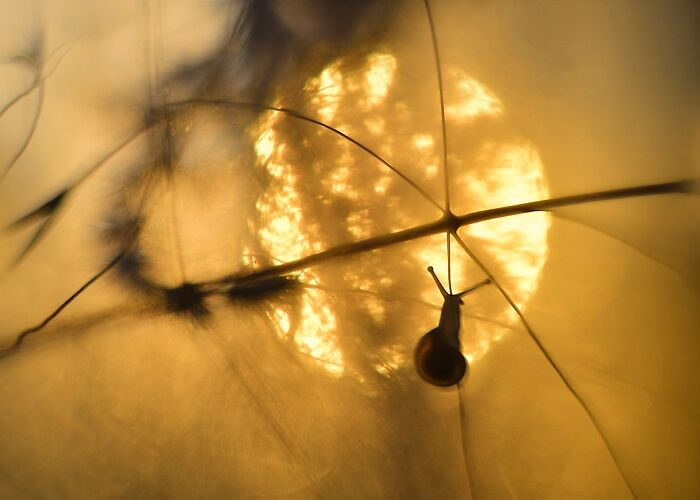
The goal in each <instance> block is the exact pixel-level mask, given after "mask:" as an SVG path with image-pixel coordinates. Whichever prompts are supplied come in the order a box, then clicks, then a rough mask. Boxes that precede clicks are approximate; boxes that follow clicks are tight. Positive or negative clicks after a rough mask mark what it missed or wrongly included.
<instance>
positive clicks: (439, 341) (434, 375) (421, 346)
mask: <svg viewBox="0 0 700 500" xmlns="http://www.w3.org/2000/svg"><path fill="white" fill-rule="evenodd" d="M414 361H415V364H416V371H417V372H418V375H420V377H421V378H422V379H423V380H425V381H426V382H428V383H429V384H432V385H437V386H439V387H449V386H451V385H455V384H456V383H458V382H459V381H460V380H462V378H463V377H464V374H465V373H466V372H467V360H466V359H464V356H463V355H462V353H461V352H460V351H459V349H455V348H454V347H453V346H451V345H449V344H448V343H447V342H446V341H445V339H444V335H443V334H442V332H441V331H440V328H433V329H432V330H430V331H429V332H428V333H426V334H425V335H423V336H422V337H421V339H420V340H419V341H418V344H417V345H416V350H415V351H414Z"/></svg>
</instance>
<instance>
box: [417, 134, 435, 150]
mask: <svg viewBox="0 0 700 500" xmlns="http://www.w3.org/2000/svg"><path fill="white" fill-rule="evenodd" d="M433 143H434V141H433V136H432V135H429V134H416V135H414V136H413V147H414V148H416V149H428V150H430V149H432V148H433Z"/></svg>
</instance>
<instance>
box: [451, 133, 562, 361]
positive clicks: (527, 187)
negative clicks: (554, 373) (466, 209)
mask: <svg viewBox="0 0 700 500" xmlns="http://www.w3.org/2000/svg"><path fill="white" fill-rule="evenodd" d="M477 161H478V163H481V164H483V165H488V168H485V169H483V173H482V174H480V175H477V174H471V173H469V174H465V175H462V176H460V177H458V182H457V185H459V186H460V189H465V190H466V191H467V192H468V193H470V196H472V197H473V198H474V199H475V200H478V201H480V202H483V203H485V205H486V206H493V207H497V206H505V205H512V204H516V203H522V202H527V201H532V200H538V199H544V198H547V197H548V195H549V193H548V191H547V188H546V185H545V182H544V174H543V167H542V162H541V160H540V157H539V155H538V153H537V150H535V149H534V147H532V146H531V145H529V144H527V143H524V142H518V143H511V144H487V145H485V146H484V147H483V148H482V150H481V153H480V154H479V157H478V158H477ZM549 227H550V219H549V214H547V213H543V212H533V213H529V214H523V215H518V216H515V217H505V218H502V219H494V220H491V221H486V222H481V223H478V224H474V225H471V226H467V227H465V228H464V229H462V231H464V232H465V233H466V234H468V235H469V236H470V240H474V239H475V240H478V242H479V245H478V249H479V251H480V252H482V253H484V252H485V253H488V255H489V256H490V261H491V262H492V266H493V265H494V264H493V263H495V266H497V269H498V274H499V276H501V278H502V279H504V281H505V282H507V284H508V292H509V294H510V295H511V298H512V299H513V300H514V301H515V303H516V304H527V301H528V299H529V297H530V295H531V294H532V293H533V292H534V291H535V289H536V288H537V284H538V282H539V277H540V272H541V271H542V267H543V266H544V263H545V261H546V260H547V233H548V232H549ZM503 304H504V305H503V311H502V313H503V314H504V315H505V316H506V317H507V319H508V321H511V322H516V321H519V319H518V317H517V315H516V313H515V311H513V309H512V308H511V307H510V306H509V305H508V304H507V303H505V301H503ZM507 332H508V330H507V329H505V328H503V327H498V326H496V325H493V324H488V325H485V324H479V323H476V326H474V327H473V328H472V329H471V330H470V331H469V332H468V334H467V335H463V342H464V345H465V352H467V353H468V354H467V359H468V360H476V359H478V358H479V357H480V356H482V355H483V354H485V353H486V352H487V351H488V349H489V348H490V346H491V345H493V344H494V343H495V342H498V341H499V340H500V339H501V338H503V336H504V335H505V334H506V333H507Z"/></svg>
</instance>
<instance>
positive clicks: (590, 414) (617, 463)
mask: <svg viewBox="0 0 700 500" xmlns="http://www.w3.org/2000/svg"><path fill="white" fill-rule="evenodd" d="M454 236H455V239H456V240H457V243H459V245H460V246H461V247H462V249H464V251H465V252H466V253H467V255H469V257H470V258H471V259H472V260H473V261H474V262H475V263H476V265H477V266H479V267H480V268H481V270H482V271H483V272H484V274H486V276H488V277H489V278H490V279H491V282H492V283H493V284H494V285H495V286H496V288H497V289H498V291H499V292H501V295H502V296H503V298H504V299H506V301H507V302H508V304H510V307H511V308H512V309H513V311H514V312H515V314H517V315H518V318H520V321H521V323H522V324H523V326H524V327H525V330H526V331H527V333H528V335H529V336H530V338H531V339H532V340H533V341H534V342H535V345H536V346H537V348H538V349H539V351H540V352H541V353H542V355H543V356H544V357H545V359H546V360H547V362H548V363H549V365H550V366H551V367H552V369H553V370H554V371H555V372H556V374H557V375H558V377H559V379H560V380H561V381H562V382H563V383H564V385H565V386H566V389H567V390H568V391H569V392H570V393H571V394H572V395H573V396H574V398H575V399H576V401H578V403H579V405H580V406H581V408H583V410H584V411H585V412H586V414H587V415H588V418H589V420H590V421H591V423H592V424H593V427H594V428H595V430H596V432H597V433H598V434H599V435H600V438H601V439H602V441H603V443H604V444H605V446H606V448H607V449H608V452H609V453H610V457H611V458H612V460H613V462H614V463H615V466H616V467H617V469H618V471H619V472H620V475H621V476H622V479H623V480H624V481H625V484H626V485H627V487H628V488H629V490H630V493H631V494H632V496H633V497H635V498H637V495H636V493H635V491H634V489H633V488H632V484H631V483H630V481H629V479H628V478H627V476H626V474H625V472H624V471H623V469H622V467H621V466H620V460H619V457H618V456H617V453H616V452H615V451H614V450H613V447H612V444H611V443H610V441H608V438H607V437H606V435H605V433H604V432H603V428H602V426H601V425H600V422H599V421H598V418H597V417H596V416H595V415H594V414H593V411H592V410H591V409H590V408H589V406H588V404H587V403H586V402H585V401H584V399H583V398H582V397H581V395H580V394H579V393H578V391H577V390H576V389H575V388H574V386H573V385H572V384H571V382H570V381H569V379H568V378H567V377H566V375H565V374H564V372H563V371H562V369H561V367H560V366H559V364H558V363H557V362H556V361H555V360H554V358H553V357H552V355H551V354H550V353H549V351H548V350H547V349H546V348H545V346H544V345H543V344H542V341H541V340H540V339H539V337H538V336H537V335H536V334H535V331H534V329H533V328H532V326H530V323H529V322H528V321H527V320H526V319H525V316H524V315H523V313H522V311H521V310H520V308H519V307H518V306H517V305H516V304H515V302H514V301H513V299H512V298H511V296H510V294H509V293H508V292H507V291H506V290H505V288H503V286H502V285H501V283H500V282H499V281H498V280H497V279H496V277H495V276H494V275H493V273H492V272H491V271H489V269H488V268H487V267H486V265H485V264H484V263H483V262H482V261H481V259H479V257H477V256H476V254H474V252H473V251H472V250H471V249H470V248H469V247H468V246H467V245H466V243H464V240H462V238H461V237H460V236H459V235H458V234H456V233H455V235H454Z"/></svg>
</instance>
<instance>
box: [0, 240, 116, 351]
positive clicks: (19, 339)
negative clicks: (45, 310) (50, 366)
mask: <svg viewBox="0 0 700 500" xmlns="http://www.w3.org/2000/svg"><path fill="white" fill-rule="evenodd" d="M123 256H124V253H119V254H117V256H116V257H114V258H113V259H112V260H111V261H109V263H108V264H107V265H106V266H105V267H104V268H102V269H101V270H100V271H99V272H97V273H96V274H95V275H94V276H92V277H91V278H90V279H89V280H87V281H86V282H85V283H84V284H83V285H82V286H81V287H80V288H78V289H77V290H76V291H75V292H74V293H73V294H72V295H71V296H70V297H68V298H67V299H66V300H64V301H63V302H62V303H61V305H59V306H58V307H57V308H56V309H55V310H54V311H53V312H52V313H51V314H49V315H48V316H47V317H46V318H45V319H44V320H43V321H42V322H41V323H39V324H38V325H36V326H33V327H31V328H27V329H26V330H23V331H22V332H20V333H19V334H18V335H17V337H16V338H15V341H14V342H13V343H12V345H11V346H9V347H7V348H5V349H3V350H1V351H0V356H3V355H6V354H8V353H10V352H12V351H15V350H17V349H19V347H20V346H21V345H22V342H24V339H25V338H27V336H29V335H31V334H33V333H35V332H38V331H39V330H41V329H42V328H44V327H45V326H46V325H47V324H49V322H50V321H51V320H52V319H54V318H55V317H56V316H58V315H59V314H60V313H61V311H63V310H64V309H65V308H66V307H67V306H68V304H70V303H71V302H73V301H74V300H75V299H76V298H77V297H78V296H79V295H80V294H81V293H83V292H84V291H85V290H86V289H87V288H88V287H89V286H90V285H92V284H93V283H94V282H95V281H97V280H98V279H99V278H100V277H102V276H103V275H104V274H105V273H106V272H107V271H109V270H110V269H112V268H113V267H114V266H116V265H117V263H118V262H119V260H120V259H121V258H122V257H123Z"/></svg>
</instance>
